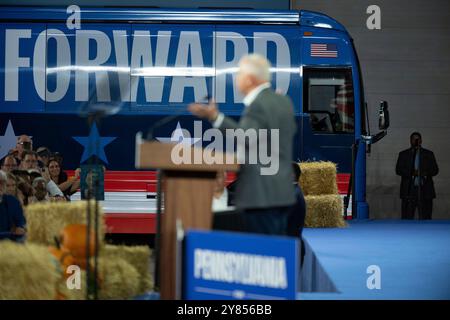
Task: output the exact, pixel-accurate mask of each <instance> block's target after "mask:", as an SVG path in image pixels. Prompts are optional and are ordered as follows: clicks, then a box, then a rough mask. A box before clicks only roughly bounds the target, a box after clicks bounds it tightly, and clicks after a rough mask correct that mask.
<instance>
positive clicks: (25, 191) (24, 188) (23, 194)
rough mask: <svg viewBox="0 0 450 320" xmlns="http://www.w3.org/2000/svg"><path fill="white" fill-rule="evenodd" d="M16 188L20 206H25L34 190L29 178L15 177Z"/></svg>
mask: <svg viewBox="0 0 450 320" xmlns="http://www.w3.org/2000/svg"><path fill="white" fill-rule="evenodd" d="M17 189H18V195H19V201H20V203H21V204H22V206H27V205H28V204H29V203H30V202H31V198H32V197H33V192H34V191H33V187H32V186H31V184H30V182H29V180H26V179H23V178H22V177H17Z"/></svg>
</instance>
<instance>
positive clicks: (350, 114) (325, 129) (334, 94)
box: [301, 66, 355, 173]
mask: <svg viewBox="0 0 450 320" xmlns="http://www.w3.org/2000/svg"><path fill="white" fill-rule="evenodd" d="M353 90H354V88H353V81H352V69H351V68H350V67H342V68H334V67H333V68H329V67H307V66H305V67H303V117H302V126H301V128H302V152H301V158H302V161H307V160H309V161H332V162H334V163H336V164H337V169H338V172H341V173H350V172H351V152H352V151H351V146H352V143H353V141H354V139H355V137H354V132H355V104H354V94H353Z"/></svg>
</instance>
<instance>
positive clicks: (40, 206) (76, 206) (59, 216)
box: [25, 201, 105, 245]
mask: <svg viewBox="0 0 450 320" xmlns="http://www.w3.org/2000/svg"><path fill="white" fill-rule="evenodd" d="M94 208H95V207H94V202H92V201H91V223H92V226H94ZM86 211H87V204H86V201H77V202H46V203H35V204H30V205H29V206H27V207H26V209H25V217H26V219H27V229H28V235H27V241H29V242H33V243H40V244H45V245H54V244H55V243H54V237H55V236H59V235H60V232H61V230H62V229H63V228H64V227H65V226H67V225H69V224H83V223H84V224H86V223H87V212H86ZM99 226H100V228H99V229H100V236H99V239H100V242H101V243H102V242H103V239H104V234H105V223H104V218H103V210H102V207H101V206H99Z"/></svg>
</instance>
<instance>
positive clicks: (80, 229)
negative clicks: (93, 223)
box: [61, 224, 95, 267]
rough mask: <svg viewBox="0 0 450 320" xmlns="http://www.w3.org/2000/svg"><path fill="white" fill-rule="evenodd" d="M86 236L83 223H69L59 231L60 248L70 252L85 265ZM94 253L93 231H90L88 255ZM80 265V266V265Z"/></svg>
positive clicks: (85, 227)
mask: <svg viewBox="0 0 450 320" xmlns="http://www.w3.org/2000/svg"><path fill="white" fill-rule="evenodd" d="M86 236H87V226H86V225H85V224H71V225H68V226H66V227H65V228H64V229H63V230H62V231H61V249H62V250H63V251H67V252H70V253H71V254H72V256H73V257H74V258H75V259H76V260H77V261H79V262H81V263H82V264H84V266H86ZM94 253H95V239H94V232H93V231H91V234H90V240H89V255H90V256H93V255H94ZM80 267H81V266H80Z"/></svg>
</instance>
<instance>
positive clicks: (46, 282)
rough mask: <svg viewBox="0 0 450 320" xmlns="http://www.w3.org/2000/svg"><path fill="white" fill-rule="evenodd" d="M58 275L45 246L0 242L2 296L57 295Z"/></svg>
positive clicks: (32, 297)
mask: <svg viewBox="0 0 450 320" xmlns="http://www.w3.org/2000/svg"><path fill="white" fill-rule="evenodd" d="M58 279H59V275H58V272H57V262H56V261H55V260H54V259H53V258H52V256H51V254H50V253H49V252H48V249H47V248H46V247H45V246H40V245H36V244H25V245H24V244H17V243H14V242H10V241H1V242H0V299H13V300H22V299H26V300H50V299H55V297H56V286H57V281H58Z"/></svg>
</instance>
